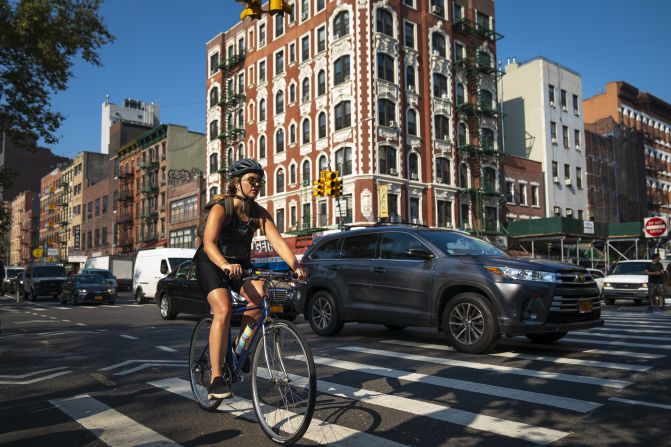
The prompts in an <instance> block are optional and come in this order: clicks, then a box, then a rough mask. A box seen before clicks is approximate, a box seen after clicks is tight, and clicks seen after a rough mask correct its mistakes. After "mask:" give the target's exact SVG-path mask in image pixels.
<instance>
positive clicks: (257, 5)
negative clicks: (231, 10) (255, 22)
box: [240, 0, 261, 21]
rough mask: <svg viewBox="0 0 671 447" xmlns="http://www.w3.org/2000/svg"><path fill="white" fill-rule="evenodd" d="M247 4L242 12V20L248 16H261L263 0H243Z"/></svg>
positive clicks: (258, 17) (255, 17) (253, 17)
mask: <svg viewBox="0 0 671 447" xmlns="http://www.w3.org/2000/svg"><path fill="white" fill-rule="evenodd" d="M243 3H245V4H246V5H247V6H246V7H245V9H244V10H243V11H242V12H241V13H240V20H241V21H242V20H245V19H246V18H247V17H251V18H252V19H260V18H261V0H243Z"/></svg>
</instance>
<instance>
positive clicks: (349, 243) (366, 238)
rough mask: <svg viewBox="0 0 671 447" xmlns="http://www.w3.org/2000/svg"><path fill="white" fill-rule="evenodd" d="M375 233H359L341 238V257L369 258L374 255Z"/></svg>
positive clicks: (375, 245)
mask: <svg viewBox="0 0 671 447" xmlns="http://www.w3.org/2000/svg"><path fill="white" fill-rule="evenodd" d="M376 247H377V233H369V234H360V235H357V236H350V237H346V238H344V239H343V244H342V250H341V252H340V257H341V258H354V259H371V258H374V257H375V248H376Z"/></svg>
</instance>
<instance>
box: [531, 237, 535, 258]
mask: <svg viewBox="0 0 671 447" xmlns="http://www.w3.org/2000/svg"><path fill="white" fill-rule="evenodd" d="M531 259H536V247H535V241H534V240H533V239H532V240H531Z"/></svg>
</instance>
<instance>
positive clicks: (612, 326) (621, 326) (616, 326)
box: [599, 323, 671, 332]
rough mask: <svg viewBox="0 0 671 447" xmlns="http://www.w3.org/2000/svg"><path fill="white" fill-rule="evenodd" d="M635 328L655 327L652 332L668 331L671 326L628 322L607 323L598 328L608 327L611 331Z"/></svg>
mask: <svg viewBox="0 0 671 447" xmlns="http://www.w3.org/2000/svg"><path fill="white" fill-rule="evenodd" d="M636 328H641V329H644V330H647V329H657V330H656V331H653V332H668V330H669V329H671V326H658V325H649V324H641V325H639V324H630V323H616V324H615V323H608V324H606V325H605V326H603V327H601V328H599V329H609V330H611V331H613V332H617V331H621V330H623V329H636Z"/></svg>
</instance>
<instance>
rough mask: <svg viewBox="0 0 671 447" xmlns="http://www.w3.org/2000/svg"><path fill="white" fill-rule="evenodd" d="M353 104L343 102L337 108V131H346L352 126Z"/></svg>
mask: <svg viewBox="0 0 671 447" xmlns="http://www.w3.org/2000/svg"><path fill="white" fill-rule="evenodd" d="M351 104H352V103H351V102H350V101H341V102H339V103H338V104H337V105H336V106H335V130H340V129H344V128H345V127H350V126H351V125H352V106H351ZM324 121H326V119H324Z"/></svg>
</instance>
